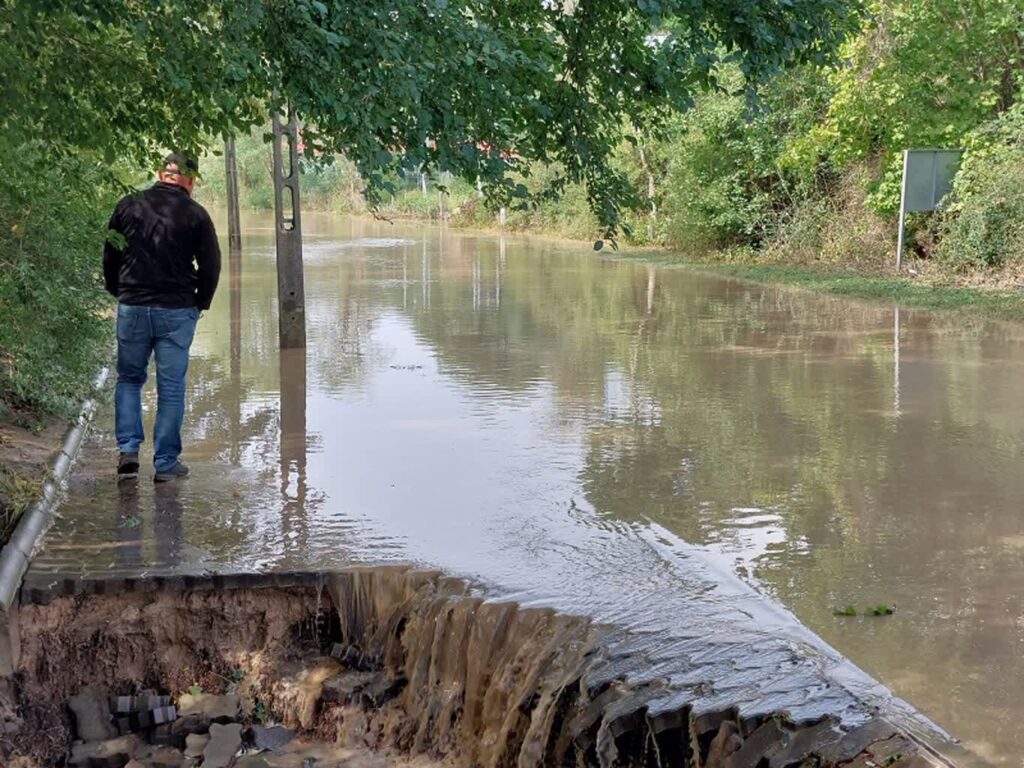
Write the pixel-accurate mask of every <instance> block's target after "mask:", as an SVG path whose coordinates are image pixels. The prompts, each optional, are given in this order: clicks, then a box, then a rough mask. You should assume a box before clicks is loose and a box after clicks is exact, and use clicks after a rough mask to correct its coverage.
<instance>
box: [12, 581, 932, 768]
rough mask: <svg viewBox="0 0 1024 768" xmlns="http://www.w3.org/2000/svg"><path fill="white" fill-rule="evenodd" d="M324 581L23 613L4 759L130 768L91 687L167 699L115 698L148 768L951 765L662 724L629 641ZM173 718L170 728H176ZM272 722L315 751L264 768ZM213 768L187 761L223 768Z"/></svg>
mask: <svg viewBox="0 0 1024 768" xmlns="http://www.w3.org/2000/svg"><path fill="white" fill-rule="evenodd" d="M322 584H323V586H321V587H320V588H316V587H295V588H282V587H276V588H271V587H267V588H263V589H258V588H244V589H241V588H240V589H231V590H224V589H214V588H212V586H210V587H206V588H202V589H190V590H189V591H165V592H157V593H152V592H147V593H139V592H137V591H133V589H134V588H132V587H128V591H125V592H122V593H120V594H116V595H102V594H95V595H90V596H79V597H61V598H57V599H55V600H53V601H52V602H50V603H49V604H47V605H27V606H23V608H22V612H21V620H22V641H23V642H22V645H23V647H22V659H21V665H20V669H19V672H18V675H17V677H16V681H15V682H16V685H17V701H8V702H7V709H6V711H4V710H3V709H2V708H0V722H3V721H5V720H6V722H7V726H6V727H5V729H4V730H6V731H7V734H6V735H0V750H2V751H3V754H2V755H0V757H2V758H3V760H2V762H3V764H5V765H15V764H16V765H19V767H20V768H31V767H33V766H40V767H41V766H57V765H62V764H64V761H65V760H67V758H68V756H69V754H71V755H72V756H75V755H77V757H74V761H76V762H73V764H75V765H83V766H85V767H86V768H92V767H93V766H98V765H100V764H102V765H103V766H104V768H106V765H108V764H111V765H113V763H98V762H90V760H91V759H92V758H91V757H89V756H90V755H96V754H105V753H104V751H103V750H104V749H108V748H107V747H102V746H100V745H98V744H95V743H87V742H78V743H74V737H75V735H76V734H75V731H76V728H77V729H79V733H78V736H82V733H81V727H82V724H81V722H79V721H78V720H76V719H74V718H72V717H71V715H70V712H71V709H69V702H70V701H71V700H72V698H73V697H81V696H82V695H83V694H82V692H83V691H91V692H92V695H94V696H95V697H96V699H97V700H99V701H100V702H106V701H108V700H112V701H114V702H116V701H121V700H130V701H135V700H136V699H147V700H153V701H156V704H157V706H158V707H159V709H157V710H155V711H154V712H152V713H150V714H149V715H147V716H146V717H145V718H143V720H145V722H142V721H140V720H139V719H138V716H133V717H135V719H134V720H133V719H132V718H123V717H122V718H118V717H116V716H115V715H112V714H109V713H107V712H106V710H105V709H104V707H103V705H102V704H101V705H100V707H99V710H100V711H99V712H98V714H97V715H96V716H97V717H98V718H99V719H100V720H101V721H103V722H102V727H103V728H105V729H107V730H109V729H110V728H112V727H113V725H112V724H113V723H114V722H115V721H116V723H117V724H118V727H119V728H124V729H126V730H127V731H128V732H130V734H129V736H128V738H130V739H131V741H130V744H129V745H128V746H124V747H122V748H120V751H118V750H114V752H115V753H116V755H117V756H120V757H122V758H125V759H127V758H128V757H137V758H139V759H140V760H142V762H141V763H139V764H141V765H143V766H147V765H153V766H156V765H157V762H153V761H154V760H156V758H155V757H154V755H156V754H157V752H154V749H157V747H156V745H155V743H154V742H155V740H157V737H159V740H158V741H159V744H160V745H161V746H160V747H159V749H160V750H163V751H162V752H160V754H161V755H164V754H165V753H166V751H167V750H168V749H170V750H172V751H173V750H174V749H179V750H182V749H184V748H186V745H185V744H184V743H183V744H176V743H173V742H174V738H175V734H177V736H179V737H180V736H182V735H183V734H184V733H188V734H189V735H191V736H193V738H194V739H195V738H196V737H199V738H200V739H201V738H202V737H203V736H204V735H205V736H207V737H208V738H210V739H211V741H212V740H215V739H221V738H222V737H223V735H224V733H225V730H224V729H225V728H226V729H228V730H230V733H231V735H232V737H233V738H236V739H237V741H236V742H233V743H230V744H228V747H227V749H228V752H231V754H229V755H228V756H227V758H226V760H227V763H226V765H230V764H234V763H237V765H238V766H240V768H241V767H243V766H246V767H247V766H253V765H259V766H260V767H261V768H263V767H264V766H266V767H267V768H288V766H290V765H292V763H295V765H296V766H298V765H303V764H304V765H314V764H315V765H316V766H318V767H319V768H326V767H327V766H334V765H339V766H340V765H342V764H350V763H353V762H354V763H355V764H362V765H365V766H368V767H369V766H373V765H381V764H396V763H409V761H412V763H411V764H418V765H421V764H423V763H424V762H428V763H431V764H436V763H445V764H448V765H466V766H489V767H493V768H506V767H507V768H511V766H521V767H522V768H526V767H527V766H564V765H577V766H580V765H594V766H602V768H611V767H612V766H641V765H644V766H651V765H658V766H676V765H678V766H683V765H686V766H691V765H692V766H701V767H702V768H744V767H745V766H751V767H753V766H759V765H762V764H765V765H767V764H769V763H770V764H771V765H773V766H779V767H780V768H786V767H787V766H798V765H801V766H803V765H807V766H809V765H815V766H832V765H835V766H838V765H845V764H851V765H855V766H865V765H870V764H872V763H874V764H876V765H886V766H892V767H893V768H907V767H909V766H925V765H932V764H934V763H933V762H932V760H931V758H929V757H927V756H926V755H925V754H924V753H922V752H921V751H919V750H918V748H917V746H916V745H915V744H914V743H913V742H912V741H910V740H909V739H907V738H905V737H903V736H901V735H900V734H898V733H897V732H896V729H894V728H893V727H892V726H890V725H888V724H887V723H886V722H885V721H882V720H873V721H870V722H868V723H867V725H864V726H861V727H858V728H854V729H852V730H851V729H849V728H844V727H842V726H841V725H840V724H839V723H838V722H837V721H836V720H833V719H831V718H825V719H822V720H819V721H817V722H814V723H793V722H790V721H789V720H788V719H787V718H786V716H785V714H784V713H775V714H773V715H770V716H744V715H743V714H741V713H739V712H737V711H735V710H734V709H731V708H726V709H722V710H713V711H698V708H696V707H695V706H693V705H689V704H681V705H680V706H679V707H678V709H675V710H671V711H663V712H661V713H660V714H659V715H657V716H654V715H653V714H652V713H649V712H648V710H647V708H646V702H647V701H649V700H650V699H651V696H652V693H655V691H653V690H652V689H651V688H650V687H649V686H650V685H651V684H645V685H646V686H648V687H643V686H641V687H638V686H636V685H634V684H631V683H630V680H629V674H628V670H629V669H631V668H634V667H635V666H636V664H638V663H642V658H639V657H636V658H634V657H633V656H631V655H630V652H629V651H626V650H624V648H625V647H626V646H624V645H623V644H621V643H616V642H613V640H615V637H614V633H613V632H612V631H611V630H609V629H607V628H602V627H597V626H594V625H593V624H591V623H590V622H588V621H587V620H586V619H583V618H580V617H574V616H564V615H559V614H556V613H554V612H552V611H550V610H543V609H536V608H528V609H524V608H520V607H519V606H517V605H515V604H514V603H507V602H506V603H497V602H489V601H485V600H483V599H481V598H480V597H479V596H477V595H475V594H474V593H473V592H472V591H471V590H469V589H468V588H467V586H466V585H465V584H463V583H461V582H459V581H456V580H452V579H447V578H443V577H441V576H439V575H437V574H432V573H424V572H415V571H407V570H402V569H377V570H368V571H353V572H347V573H341V574H332V575H330V576H326V577H324V579H323V581H322ZM619 640H621V638H619ZM664 692H665V691H664V689H660V693H664ZM200 693H201V694H202V695H203V696H206V695H212V696H224V697H225V698H226V699H227V700H230V701H231V702H234V704H232V707H233V709H232V712H231V713H229V716H228V718H227V720H226V721H224V720H221V721H217V720H216V718H214V722H213V723H211V722H209V721H207V722H206V723H205V725H204V726H203V727H205V728H207V729H208V732H207V733H193V732H194V731H196V727H195V725H194V723H192V721H188V722H186V720H187V718H185V717H183V716H182V712H183V711H184V709H185V708H186V707H189V706H193V705H194V704H195V696H196V695H199V694H200ZM186 694H188V695H186ZM154 696H155V697H156V698H155V699H153V697H154ZM111 697H114V698H113V699H111ZM118 697H121V698H118ZM190 697H191V698H190ZM77 706H79V708H80V707H81V699H80V698H79V699H78V704H77ZM175 706H176V707H177V709H176V710H175V709H174V707H175ZM112 708H114V709H116V707H113V704H112ZM213 714H215V715H216V714H218V713H213ZM154 718H156V719H154ZM160 718H163V720H165V721H166V722H165V723H164V724H163V725H156V724H155V723H156V722H157V719H160ZM217 722H220V723H223V722H230V725H228V726H224V725H223V724H221V725H216V727H215V723H217ZM268 724H279V725H280V726H281V727H283V728H285V729H288V730H289V731H290V732H294V733H297V734H298V738H297V739H296V743H301V744H303V745H304V746H303V747H302V748H301V749H298V750H297V748H295V747H294V745H292V746H289V747H285V748H283V749H282V751H281V753H280V754H276V753H275V754H272V753H269V752H268V753H263V754H264V755H265V756H263V757H260V758H259V762H256V763H254V762H252V760H255V757H253V756H252V755H248V754H247V752H251V751H253V750H258V745H255V742H256V741H258V735H259V733H260V731H259V729H258V728H257V726H259V727H263V726H266V725H268ZM161 729H163V730H161ZM175 729H177V730H175ZM231 729H237V730H231ZM215 732H216V733H215ZM107 735H108V736H109V734H107ZM122 737H124V733H122ZM146 741H149V742H151V743H150V744H148V745H147V744H146ZM109 749H113V747H110V748H109ZM109 749H108V751H109ZM97 750H98V751H97ZM303 750H305V751H303ZM310 750H313V752H310ZM338 750H341V752H338ZM346 750H347V751H346ZM135 752H138V754H135ZM314 753H315V754H314ZM182 754H184V753H182ZM303 755H305V756H303ZM317 755H318V756H317ZM343 755H347V757H345V756H343ZM357 755H358V756H361V757H359V759H358V760H357V759H356V756H357ZM161 759H163V758H161ZM183 759H184V758H183ZM189 759H192V758H189ZM200 759H202V760H203V762H202V763H198V762H197V760H196V759H192V762H191V763H182V765H201V766H202V768H207V766H208V765H209V766H213V765H215V763H214V762H210V760H211V759H212V758H210V757H209V756H208V755H207V756H203V757H202V758H200ZM309 759H313V760H314V762H313V763H310V762H308V761H309ZM14 760H17V761H18V762H17V763H14V762H13V761H14ZM146 761H150V762H146ZM289 761H291V762H289ZM296 761H297V762H296ZM381 761H383V763H382V762H381ZM115 762H116V760H115ZM124 764H125V763H124V762H121V763H119V764H117V765H115V766H114V768H122V766H123V765H124ZM217 765H219V763H217ZM132 768H138V765H134V766H133V767H132Z"/></svg>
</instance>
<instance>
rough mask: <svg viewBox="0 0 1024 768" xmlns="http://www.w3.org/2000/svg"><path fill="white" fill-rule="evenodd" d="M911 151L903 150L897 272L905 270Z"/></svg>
mask: <svg viewBox="0 0 1024 768" xmlns="http://www.w3.org/2000/svg"><path fill="white" fill-rule="evenodd" d="M909 158H910V150H908V149H905V150H903V183H902V184H901V185H900V233H899V237H897V239H896V271H897V272H899V271H900V270H901V269H903V238H904V235H905V234H906V230H907V166H908V165H909V163H908V160H909Z"/></svg>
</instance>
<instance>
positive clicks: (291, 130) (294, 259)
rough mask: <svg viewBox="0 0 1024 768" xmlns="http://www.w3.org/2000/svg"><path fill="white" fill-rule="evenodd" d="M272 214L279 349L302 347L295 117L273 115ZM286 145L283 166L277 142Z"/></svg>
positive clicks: (302, 294)
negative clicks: (274, 231) (275, 240)
mask: <svg viewBox="0 0 1024 768" xmlns="http://www.w3.org/2000/svg"><path fill="white" fill-rule="evenodd" d="M272 122H273V130H274V217H275V224H276V226H275V230H276V233H277V301H278V333H279V337H280V341H281V349H295V348H299V347H305V346H306V291H305V285H304V281H303V276H302V216H301V207H300V203H299V147H298V128H297V125H296V122H295V116H294V115H291V116H290V117H289V120H288V123H287V125H285V126H284V127H282V125H281V117H280V116H279V115H278V114H276V113H275V114H274V115H273V118H272ZM283 141H286V142H287V144H288V148H287V152H288V159H287V166H286V167H285V166H284V165H283V163H284V157H283V152H282V147H281V143H282V142H283Z"/></svg>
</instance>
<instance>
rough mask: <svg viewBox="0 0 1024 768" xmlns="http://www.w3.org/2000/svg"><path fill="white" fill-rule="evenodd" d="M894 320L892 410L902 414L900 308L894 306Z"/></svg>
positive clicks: (896, 413) (897, 414)
mask: <svg viewBox="0 0 1024 768" xmlns="http://www.w3.org/2000/svg"><path fill="white" fill-rule="evenodd" d="M892 315H893V320H892V368H893V377H892V410H893V413H894V414H895V415H896V416H899V415H900V308H899V305H897V306H895V307H893V312H892Z"/></svg>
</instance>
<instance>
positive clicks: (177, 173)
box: [160, 152, 199, 195]
mask: <svg viewBox="0 0 1024 768" xmlns="http://www.w3.org/2000/svg"><path fill="white" fill-rule="evenodd" d="M198 175H199V163H198V162H197V161H196V160H195V158H192V157H188V156H187V155H184V154H182V153H181V152H172V153H171V154H169V155H168V156H167V157H166V158H164V167H163V169H162V170H161V171H160V181H162V182H164V183H165V184H175V185H176V186H179V187H182V188H184V190H185V191H186V192H188V193H189V194H190V195H191V194H192V187H193V186H195V183H196V177H197V176H198Z"/></svg>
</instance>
